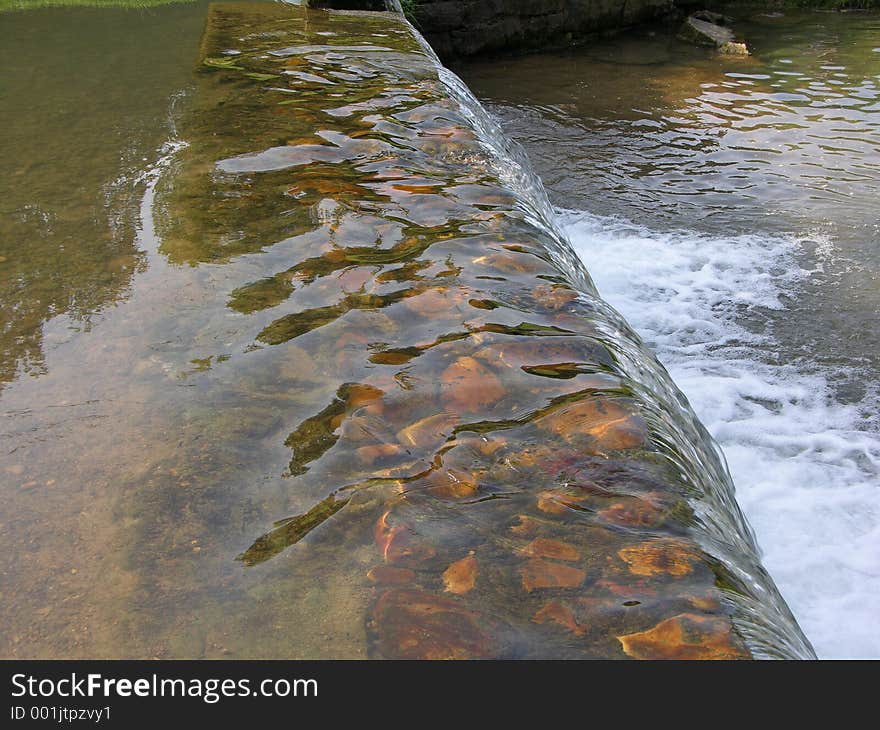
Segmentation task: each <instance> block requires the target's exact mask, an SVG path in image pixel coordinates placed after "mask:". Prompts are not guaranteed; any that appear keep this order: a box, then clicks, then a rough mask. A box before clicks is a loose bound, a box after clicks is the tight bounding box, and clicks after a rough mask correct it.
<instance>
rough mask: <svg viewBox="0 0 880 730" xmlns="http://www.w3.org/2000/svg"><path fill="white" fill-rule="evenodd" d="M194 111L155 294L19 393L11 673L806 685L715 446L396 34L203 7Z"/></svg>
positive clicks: (472, 111)
mask: <svg viewBox="0 0 880 730" xmlns="http://www.w3.org/2000/svg"><path fill="white" fill-rule="evenodd" d="M156 12H157V13H159V12H165V11H156ZM195 87H196V88H195V91H194V93H193V95H192V98H191V100H189V101H188V104H187V111H186V112H185V113H184V114H183V115H182V117H181V121H180V124H179V136H180V138H181V139H182V141H183V143H185V145H186V146H185V147H184V146H183V145H179V146H178V147H179V149H178V151H177V153H176V154H175V155H173V158H171V159H170V168H169V169H168V171H167V172H166V173H165V174H163V175H162V177H161V179H159V180H158V182H157V178H156V175H155V174H153V175H148V176H147V177H146V178H145V180H146V182H147V183H148V185H147V189H146V194H145V196H144V198H143V200H142V203H141V206H140V209H139V215H138V216H137V217H136V218H134V221H135V223H134V225H135V227H136V239H135V242H134V243H135V246H134V248H135V250H138V251H142V252H143V257H144V259H145V261H146V262H147V263H148V265H147V266H146V267H145V268H144V269H143V270H142V271H140V272H138V274H137V275H136V276H133V277H132V278H131V279H130V283H129V285H128V286H129V288H128V291H127V295H126V297H125V300H124V301H120V302H119V303H118V304H117V306H116V307H115V308H113V309H112V310H107V311H106V312H105V313H104V314H103V315H102V316H101V317H100V319H99V321H97V322H96V323H95V326H94V327H93V329H92V331H91V332H89V333H82V334H80V335H78V336H70V335H68V336H67V337H66V338H64V339H62V340H60V341H59V344H58V345H57V346H56V347H55V348H53V349H51V350H48V351H47V353H46V368H45V370H46V372H45V374H44V375H43V376H42V377H40V378H19V379H17V380H14V381H13V382H12V383H10V384H9V385H8V386H7V389H6V390H5V391H4V393H3V396H2V398H3V399H2V408H3V411H4V415H6V416H7V419H6V420H7V425H6V428H5V430H4V432H3V434H2V438H3V440H2V444H3V447H4V450H5V459H4V465H3V469H4V472H3V474H4V490H5V493H6V494H5V496H7V498H8V505H9V511H8V513H9V515H10V518H9V520H8V521H7V522H6V523H5V524H4V526H3V531H2V533H0V539H2V541H3V551H2V554H3V556H4V563H3V572H2V577H3V601H4V604H5V605H4V615H5V616H9V617H12V619H11V620H10V625H9V630H8V632H7V633H6V635H5V636H4V639H3V641H4V644H3V645H2V650H0V651H2V653H3V654H6V655H13V656H35V655H37V656H46V655H48V656H79V655H85V656H96V655H99V656H169V657H171V656H176V657H218V656H237V657H326V658H333V657H359V656H365V655H369V656H377V657H483V656H501V657H537V656H554V657H592V656H609V657H621V658H623V657H625V656H630V657H637V658H641V657H655V656H674V657H696V658H739V657H744V656H749V655H756V656H809V655H810V649H809V646H808V645H807V644H806V642H805V641H804V640H803V638H802V637H801V635H800V632H799V630H798V628H797V626H796V625H795V624H794V622H793V620H792V619H791V617H790V615H789V614H788V611H787V608H786V607H785V605H784V603H783V602H782V601H781V600H780V599H779V598H778V596H777V594H776V591H775V588H774V586H773V583H772V581H771V580H770V579H769V578H768V577H767V576H766V574H765V573H764V571H763V569H762V568H761V567H760V565H759V564H758V562H757V557H756V555H755V548H754V544H753V542H752V538H751V535H750V533H749V531H748V529H747V528H746V526H745V525H744V523H743V521H742V518H741V515H740V514H739V511H738V508H737V507H736V505H735V503H733V501H732V495H731V491H730V486H729V481H728V478H727V475H726V472H725V470H724V467H723V465H722V464H721V463H720V461H719V459H718V457H717V454H716V453H715V451H714V449H713V446H712V444H711V443H710V442H709V441H707V440H706V439H705V436H704V431H703V429H702V427H701V426H700V425H699V423H697V422H696V420H695V419H694V418H693V416H692V414H691V413H690V412H689V411H687V410H684V409H682V408H681V407H680V405H679V403H680V395H679V394H678V393H677V391H676V390H675V389H674V387H673V386H672V385H671V383H670V382H669V381H668V379H667V378H666V376H665V373H664V372H663V371H662V369H661V368H659V367H658V366H657V364H656V362H655V361H654V360H653V358H652V357H651V356H649V355H648V354H647V353H646V352H645V351H644V350H643V348H642V347H641V346H640V344H639V342H638V341H637V339H636V338H634V337H633V336H632V334H631V332H630V331H629V329H628V327H627V326H626V324H625V323H624V322H622V320H620V318H619V317H618V316H617V315H616V314H615V313H614V312H613V311H611V310H610V309H609V308H608V307H607V306H606V305H604V304H603V303H602V302H601V301H600V300H598V299H597V298H595V296H594V292H593V290H592V289H591V287H590V285H589V277H588V276H587V275H586V273H585V272H584V271H583V268H582V267H580V266H578V267H569V269H566V270H564V271H563V270H560V268H559V267H558V266H557V265H556V264H555V263H554V262H556V261H561V260H566V259H570V258H571V255H570V252H569V249H568V248H566V244H565V242H564V241H563V240H562V239H561V238H560V237H559V235H558V234H557V232H556V231H555V229H554V227H553V226H552V225H551V224H550V223H549V221H548V219H547V210H546V209H545V206H544V205H543V204H542V200H541V198H540V196H535V195H534V193H535V191H534V190H532V189H530V188H529V187H528V186H527V185H526V184H523V185H522V186H521V187H517V188H516V190H515V193H516V194H514V191H513V190H512V189H511V188H509V187H505V186H502V185H500V184H499V178H500V177H502V176H503V177H504V179H506V180H514V181H515V180H520V181H525V182H527V180H526V177H527V176H525V175H524V174H523V175H520V176H517V174H516V169H517V164H516V160H515V159H513V158H509V159H506V160H505V161H504V162H503V167H504V169H503V170H499V160H498V159H497V158H496V157H493V155H491V154H489V152H488V150H487V147H486V146H485V145H484V143H486V142H491V143H492V145H493V147H494V148H500V147H503V146H504V145H503V144H502V143H501V142H499V140H498V139H493V140H488V139H481V138H479V137H478V136H477V134H476V133H475V132H474V122H475V121H476V122H477V123H478V126H479V125H482V126H486V125H487V124H488V123H487V121H486V120H484V119H482V117H481V111H480V109H479V108H478V107H476V106H473V105H472V104H471V103H470V102H468V101H467V100H466V99H463V100H459V101H464V104H465V105H464V106H462V105H461V104H460V103H459V101H456V100H455V99H454V98H453V97H452V96H451V95H450V89H449V88H448V87H447V86H446V85H444V83H442V82H441V80H439V79H438V76H437V68H436V66H435V64H434V61H433V59H431V58H430V57H428V56H427V55H425V54H424V53H423V51H422V49H421V47H420V45H419V44H418V42H417V40H416V39H415V38H414V37H413V36H412V35H411V32H410V30H409V29H408V27H407V26H405V25H404V24H402V23H401V21H399V20H398V19H396V18H393V17H390V16H387V15H369V16H365V15H342V14H327V13H323V12H315V11H310V12H306V11H302V10H295V9H291V8H285V7H282V6H279V5H253V4H250V5H248V4H229V5H215V6H212V7H211V10H210V13H209V15H208V18H207V28H206V32H205V34H204V36H203V39H202V45H201V49H200V54H199V60H198V69H197V73H196V82H195ZM572 282H576V283H577V285H578V288H575V287H574V286H573V285H572ZM66 326H67V318H65V317H55V318H54V319H51V320H49V321H48V322H47V323H46V324H45V325H44V328H43V330H44V333H45V337H46V338H47V339H48V338H50V337H53V336H56V335H57V334H58V333H60V332H63V331H64V328H65V327H66ZM62 525H63V526H62ZM35 575H37V576H40V577H41V578H44V580H41V581H39V582H38V584H37V585H35V582H34V576H35Z"/></svg>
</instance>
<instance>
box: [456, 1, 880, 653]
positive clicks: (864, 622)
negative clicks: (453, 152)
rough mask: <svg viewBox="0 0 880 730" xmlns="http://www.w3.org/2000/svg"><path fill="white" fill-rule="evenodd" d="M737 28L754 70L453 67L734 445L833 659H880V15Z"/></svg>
mask: <svg viewBox="0 0 880 730" xmlns="http://www.w3.org/2000/svg"><path fill="white" fill-rule="evenodd" d="M738 27H739V28H741V30H742V32H743V34H744V36H745V38H746V39H747V41H748V44H749V46H750V49H751V51H752V56H751V57H749V58H725V57H717V56H713V55H712V54H709V53H708V52H705V51H702V50H699V49H693V48H689V47H687V46H685V45H683V44H680V43H678V42H676V41H675V40H674V38H673V37H672V36H671V35H669V34H666V33H664V32H658V33H656V34H654V35H649V34H647V33H640V34H634V35H632V36H629V37H627V38H624V39H616V40H614V41H609V42H604V43H598V44H593V45H590V46H588V47H585V48H583V49H579V50H577V51H573V52H571V53H566V54H554V55H546V56H538V57H530V58H528V59H519V60H504V61H494V62H490V63H480V64H472V65H469V66H466V67H464V68H461V69H458V70H459V72H460V74H461V75H462V76H463V78H464V79H465V80H466V81H467V82H468V84H469V85H470V86H471V88H473V89H474V91H475V92H476V94H477V95H478V96H479V97H480V98H481V99H482V100H484V102H486V103H487V104H488V105H489V107H490V110H491V111H493V112H494V113H495V114H496V115H497V116H498V117H499V118H500V119H501V120H502V123H503V126H504V128H505V130H506V131H507V132H508V134H510V135H511V136H512V137H513V138H514V139H516V140H518V141H519V142H521V143H522V144H523V145H524V146H525V148H526V150H527V152H528V154H529V156H530V157H531V159H532V162H533V164H534V166H535V167H536V169H537V171H538V172H539V174H540V175H541V176H542V178H543V179H544V182H545V185H546V186H547V188H548V190H549V193H550V196H551V199H552V201H553V202H554V203H555V204H556V205H557V206H559V214H560V216H561V219H562V220H563V222H564V224H565V226H566V229H567V231H568V233H569V235H570V237H571V239H572V241H573V243H574V245H575V247H576V248H577V250H578V252H579V253H580V255H581V257H582V258H583V260H584V262H585V263H586V264H587V267H588V268H589V270H590V272H591V274H592V275H593V278H594V280H595V282H596V284H597V287H598V289H599V291H600V293H601V294H602V295H603V296H604V297H605V298H606V299H607V300H608V301H609V302H610V303H611V304H612V305H614V306H616V307H617V308H618V309H619V310H620V311H621V312H622V313H623V314H624V316H625V317H626V318H627V319H628V320H629V322H630V323H631V324H632V325H633V326H634V327H635V328H636V329H637V330H638V331H639V332H640V334H641V335H642V336H643V337H644V338H645V339H646V341H647V342H648V344H649V345H651V346H652V347H653V348H654V349H655V350H656V352H657V353H658V355H659V357H660V359H661V361H662V362H663V363H664V364H665V365H666V367H667V368H668V369H669V370H670V373H671V374H672V376H673V379H674V380H675V382H676V383H677V384H678V385H679V387H681V388H682V390H683V391H684V392H685V394H686V395H687V396H688V398H689V400H690V401H691V404H692V405H693V407H694V408H695V410H696V411H697V414H698V415H699V416H700V418H701V420H703V422H704V423H705V424H706V425H707V427H708V428H709V430H710V432H712V434H713V435H714V436H715V437H716V439H717V440H718V441H719V442H720V443H721V445H722V447H723V449H724V452H725V455H726V457H727V460H728V462H729V466H730V468H731V471H732V473H733V476H734V480H735V482H736V485H737V497H738V501H739V502H740V504H741V505H742V507H743V508H744V510H745V512H746V514H747V517H748V518H749V520H750V521H751V523H752V525H753V527H754V529H755V531H756V533H757V537H758V542H759V544H760V546H761V548H762V549H763V551H764V563H765V565H766V566H767V568H768V570H769V571H770V573H771V574H772V575H773V576H774V577H775V579H776V581H777V583H778V585H779V586H780V589H781V590H782V593H783V595H784V596H785V598H786V600H787V601H788V602H789V604H790V606H791V607H792V610H793V611H794V612H795V615H796V616H797V618H798V620H799V622H800V623H801V626H802V627H803V628H804V630H805V632H806V633H807V635H808V637H809V638H810V639H811V641H812V642H813V643H814V645H815V647H816V649H817V651H818V653H819V654H820V656H826V657H836V656H847V657H878V656H880V630H878V619H877V613H876V609H875V607H876V605H877V602H878V600H880V562H878V556H880V437H878V435H877V434H878V425H880V424H878V419H877V410H878V404H880V401H878V383H880V346H878V345H880V328H878V327H877V322H878V315H880V286H878V283H880V224H878V219H880V204H878V200H880V50H878V39H880V17H878V16H877V15H876V14H870V13H847V14H833V13H831V14H829V13H788V14H786V15H784V16H783V15H756V16H754V17H750V18H743V19H742V20H741V22H740V24H739V26H738ZM621 262H626V263H625V264H623V265H621Z"/></svg>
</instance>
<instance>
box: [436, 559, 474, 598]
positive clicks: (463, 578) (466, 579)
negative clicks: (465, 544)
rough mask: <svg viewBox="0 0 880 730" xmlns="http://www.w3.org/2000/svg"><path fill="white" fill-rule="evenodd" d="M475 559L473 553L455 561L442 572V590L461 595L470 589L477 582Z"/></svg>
mask: <svg viewBox="0 0 880 730" xmlns="http://www.w3.org/2000/svg"><path fill="white" fill-rule="evenodd" d="M477 571H478V568H477V559H476V558H475V557H474V555H473V553H471V554H470V555H467V556H466V557H464V558H462V559H461V560H457V561H455V562H454V563H453V564H452V565H450V566H449V567H448V568H447V569H446V570H445V571H444V573H443V585H444V586H445V588H444V590H446V592H447V593H455V594H456V595H462V594H464V593H467V592H468V591H470V590H472V589H473V587H474V585H475V584H476V582H477Z"/></svg>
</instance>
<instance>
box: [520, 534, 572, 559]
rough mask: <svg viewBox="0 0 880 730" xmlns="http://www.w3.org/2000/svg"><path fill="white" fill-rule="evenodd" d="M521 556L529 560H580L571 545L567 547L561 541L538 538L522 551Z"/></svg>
mask: <svg viewBox="0 0 880 730" xmlns="http://www.w3.org/2000/svg"><path fill="white" fill-rule="evenodd" d="M522 552H523V555H528V556H529V557H530V558H550V559H552V560H566V561H568V562H571V561H573V560H580V557H581V555H580V553H579V552H578V551H577V548H575V547H574V546H573V545H569V544H568V543H566V542H562V541H561V540H552V539H550V538H546V537H539V538H537V539H535V540H532V541H531V542H530V543H529V544H528V545H526V546H525V547H524V548H523V550H522Z"/></svg>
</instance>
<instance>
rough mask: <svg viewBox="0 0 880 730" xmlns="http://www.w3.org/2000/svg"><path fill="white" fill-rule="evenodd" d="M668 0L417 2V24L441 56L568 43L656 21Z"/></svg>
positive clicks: (670, 7) (667, 9)
mask: <svg viewBox="0 0 880 730" xmlns="http://www.w3.org/2000/svg"><path fill="white" fill-rule="evenodd" d="M672 10H673V3H672V0H417V2H416V4H415V9H414V12H413V14H412V15H413V20H414V23H415V25H416V27H418V28H419V30H420V31H421V32H422V34H423V35H424V36H425V37H426V38H427V39H428V41H429V42H430V44H431V45H432V46H433V48H434V50H436V51H437V53H438V55H439V56H440V57H441V58H444V59H449V58H456V57H463V56H473V55H476V54H479V53H497V52H502V51H508V50H529V49H547V48H552V47H559V46H565V45H569V44H570V43H572V42H573V41H576V40H577V39H579V38H584V37H588V36H589V35H593V34H596V33H605V32H613V31H616V30H619V29H621V28H625V27H628V26H633V25H637V24H639V23H643V22H647V21H651V20H656V19H658V18H660V17H663V16H666V15H668V14H669V13H670V12H671V11H672Z"/></svg>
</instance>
